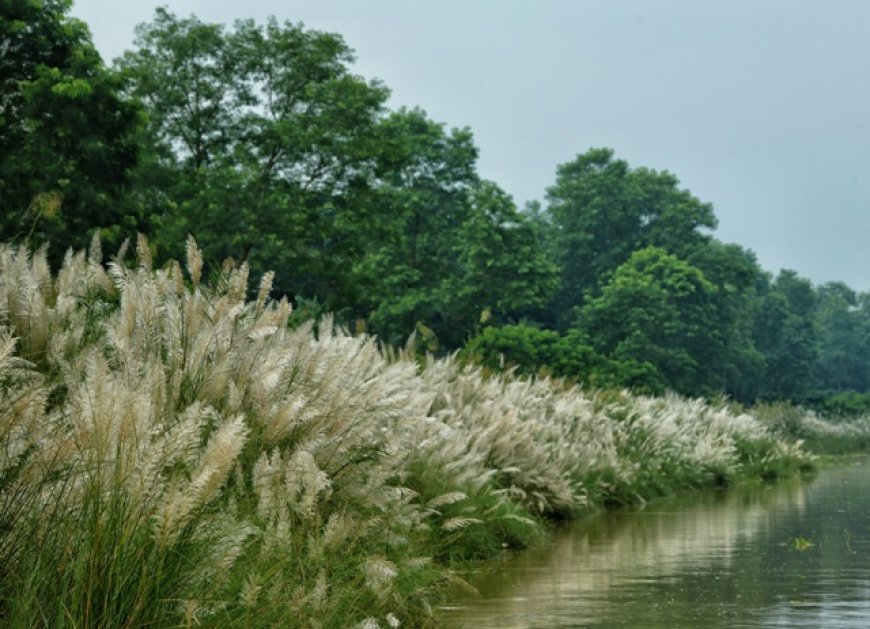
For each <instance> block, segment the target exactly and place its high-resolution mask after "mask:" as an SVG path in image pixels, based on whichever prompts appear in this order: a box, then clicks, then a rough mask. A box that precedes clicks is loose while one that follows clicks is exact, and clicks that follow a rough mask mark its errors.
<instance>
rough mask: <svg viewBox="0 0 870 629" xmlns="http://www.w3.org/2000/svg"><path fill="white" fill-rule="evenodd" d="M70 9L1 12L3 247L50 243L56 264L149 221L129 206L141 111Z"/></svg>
mask: <svg viewBox="0 0 870 629" xmlns="http://www.w3.org/2000/svg"><path fill="white" fill-rule="evenodd" d="M70 5H71V2H69V1H68V0H7V1H5V2H3V3H2V5H0V51H2V54H0V207H2V208H3V212H2V213H0V237H2V238H3V239H4V240H19V241H28V242H30V243H32V244H36V243H39V242H44V241H49V242H51V244H52V248H51V254H52V255H51V257H52V259H53V260H54V261H55V262H57V261H58V260H59V258H60V257H61V256H62V255H63V253H64V250H65V249H66V248H67V247H82V246H84V245H86V244H87V242H88V240H89V239H90V237H91V235H92V233H93V230H94V229H95V228H99V229H100V230H101V232H102V235H103V238H104V240H107V241H108V243H109V244H112V243H113V242H115V241H117V240H119V239H120V237H122V236H127V235H130V234H131V233H133V234H134V233H135V231H136V229H138V228H140V227H141V218H142V217H140V216H137V215H136V214H135V213H134V212H132V208H131V207H130V206H129V205H128V204H127V201H126V197H127V192H128V189H127V186H128V182H129V177H130V173H131V170H132V169H133V168H134V167H135V165H136V163H137V157H138V152H139V140H140V138H139V136H138V129H139V123H140V112H139V109H138V108H137V107H136V106H135V105H134V104H133V103H131V102H130V101H128V100H126V99H124V98H123V97H122V96H121V95H120V87H121V84H120V81H119V79H118V78H117V77H116V76H115V74H114V73H112V72H110V71H108V70H107V69H106V68H105V67H104V66H103V63H102V60H101V59H100V56H99V54H98V53H97V51H96V49H95V48H94V46H93V44H92V43H91V38H90V33H89V32H88V29H87V27H86V26H85V25H84V24H83V23H82V22H80V21H78V20H76V19H74V18H71V17H69V16H68V15H67V12H68V11H69V8H70Z"/></svg>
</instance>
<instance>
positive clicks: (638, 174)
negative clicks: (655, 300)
mask: <svg viewBox="0 0 870 629" xmlns="http://www.w3.org/2000/svg"><path fill="white" fill-rule="evenodd" d="M678 185H679V182H678V180H677V178H676V177H674V176H673V175H671V174H670V173H668V172H656V171H654V170H649V169H646V168H637V169H631V168H629V166H628V164H627V163H626V162H625V161H623V160H618V159H614V157H613V151H612V150H611V149H605V148H597V149H590V150H589V151H587V152H586V153H583V154H581V155H578V156H577V158H576V159H574V160H573V161H571V162H568V163H566V164H562V165H561V166H559V167H558V170H557V176H556V183H555V184H554V185H553V186H552V187H550V188H548V190H547V201H548V205H547V215H548V217H547V218H548V220H549V222H550V224H551V226H552V231H551V243H552V248H553V254H554V258H555V260H556V262H557V263H558V264H559V266H560V268H561V289H560V293H559V295H558V297H557V299H556V302H555V308H556V311H557V312H559V313H561V315H562V323H563V325H564V324H566V323H568V322H570V318H571V317H570V312H571V310H572V308H574V307H576V306H579V305H582V304H583V303H584V302H585V301H586V300H587V299H589V298H593V297H595V296H597V295H598V294H600V291H601V289H602V288H603V286H604V285H605V284H606V282H607V278H608V276H609V274H611V273H613V272H614V271H615V269H616V268H617V267H619V266H620V265H621V264H623V263H624V262H626V261H627V260H628V259H629V257H631V255H632V254H633V253H634V252H635V251H637V250H639V249H643V248H645V247H650V246H654V247H659V248H662V249H664V250H666V251H668V252H670V253H672V254H674V255H677V256H679V257H681V258H683V259H687V258H688V257H689V256H690V255H691V253H692V252H693V251H694V250H695V249H697V248H698V247H702V246H705V245H706V244H707V243H708V242H709V240H710V237H709V235H707V234H706V233H704V231H702V230H704V229H712V228H714V227H715V226H716V218H715V216H714V215H713V209H712V207H711V206H710V205H709V204H706V203H701V202H700V201H699V200H698V199H696V198H695V197H693V196H692V195H691V194H690V193H689V192H688V191H686V190H681V189H679V187H678ZM566 317H567V319H566Z"/></svg>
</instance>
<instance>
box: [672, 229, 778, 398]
mask: <svg viewBox="0 0 870 629" xmlns="http://www.w3.org/2000/svg"><path fill="white" fill-rule="evenodd" d="M687 261H688V262H690V263H691V264H692V265H693V266H695V267H697V268H698V269H699V270H700V271H701V272H702V273H703V274H704V277H705V278H706V279H707V280H708V281H709V282H711V283H712V284H713V285H714V286H715V287H716V291H715V293H714V294H713V295H712V300H713V303H714V307H713V308H712V309H711V312H710V318H709V320H708V321H707V327H708V329H709V330H710V335H709V341H708V342H709V343H710V345H709V347H708V348H707V351H708V357H709V358H708V360H709V362H710V365H711V369H710V372H709V383H708V384H709V386H711V387H715V388H716V389H717V390H719V391H721V392H724V393H726V394H727V395H729V396H730V397H732V398H734V399H736V400H739V401H741V402H747V403H750V402H752V401H754V400H755V397H756V395H757V394H758V387H759V381H760V379H761V378H762V376H763V374H764V357H763V356H762V354H761V353H760V352H759V351H758V350H757V349H756V348H755V343H754V339H753V313H754V308H755V305H756V302H757V294H758V293H757V291H758V286H759V284H760V283H762V282H763V281H764V274H763V271H762V270H761V267H759V266H758V262H757V261H756V259H755V256H754V255H753V254H752V252H750V251H747V250H746V249H743V248H742V247H740V246H739V245H735V244H723V243H721V242H719V241H717V240H715V239H711V240H710V242H709V243H707V245H706V246H703V247H699V248H697V249H696V250H695V251H693V252H692V253H691V254H690V256H689V259H688V260H687Z"/></svg>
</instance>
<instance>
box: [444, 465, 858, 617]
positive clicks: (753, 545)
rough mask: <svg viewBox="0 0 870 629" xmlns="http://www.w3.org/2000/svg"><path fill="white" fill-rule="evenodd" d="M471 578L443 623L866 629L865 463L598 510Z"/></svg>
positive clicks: (488, 566)
mask: <svg viewBox="0 0 870 629" xmlns="http://www.w3.org/2000/svg"><path fill="white" fill-rule="evenodd" d="M470 581H471V582H472V583H473V585H474V586H475V587H476V588H478V590H479V591H480V596H470V595H465V596H462V595H460V594H457V598H455V599H454V600H453V601H452V602H451V604H450V605H449V606H446V607H445V608H444V609H442V610H441V611H440V614H439V621H440V622H439V625H440V624H443V625H444V626H446V627H467V628H469V629H472V628H473V629H480V628H485V627H498V628H499V629H514V628H524V629H525V628H535V627H540V628H551V627H650V628H653V627H704V628H705V629H709V628H713V627H729V628H731V627H826V628H836V627H862V628H866V627H870V459H868V458H860V459H851V460H848V461H845V462H844V463H843V466H841V467H837V468H834V469H824V470H822V471H820V472H819V474H818V475H817V476H816V477H815V478H813V479H799V478H795V479H792V480H786V481H781V482H779V483H776V484H772V485H762V486H751V487H740V488H735V489H731V490H728V491H725V492H705V493H702V494H697V495H691V496H685V497H682V498H679V499H674V500H669V501H667V502H661V503H657V504H655V505H652V506H648V507H647V508H645V509H642V510H632V511H629V510H625V511H620V512H610V513H604V514H601V515H600V516H597V517H595V518H593V519H591V520H588V521H586V522H582V523H578V524H575V525H572V526H569V527H565V528H564V529H560V530H559V531H557V533H556V534H555V535H554V537H553V539H552V540H551V542H550V543H548V544H547V545H546V546H542V547H540V548H536V549H532V550H531V551H528V552H525V553H522V554H521V555H519V556H516V557H513V558H510V559H505V560H502V561H499V562H494V563H491V564H488V565H487V566H485V567H484V569H483V570H481V572H480V573H479V574H477V575H476V576H474V577H472V578H471V579H470Z"/></svg>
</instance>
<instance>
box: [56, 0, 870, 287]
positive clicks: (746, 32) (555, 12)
mask: <svg viewBox="0 0 870 629" xmlns="http://www.w3.org/2000/svg"><path fill="white" fill-rule="evenodd" d="M158 5H166V6H168V8H169V10H170V11H172V12H173V13H175V14H176V15H178V16H180V17H187V16H189V15H190V14H195V15H196V16H197V17H199V18H200V19H201V20H203V21H206V22H218V23H225V24H232V22H233V21H234V20H236V19H245V18H253V19H255V20H257V21H262V20H264V19H265V18H266V17H268V16H270V15H274V16H276V17H277V18H278V19H279V20H280V21H285V20H287V21H291V22H294V23H297V22H303V23H304V24H305V25H306V26H307V27H309V28H313V29H316V30H321V31H328V32H335V33H340V34H341V35H342V36H343V37H344V39H345V41H346V42H347V43H348V45H349V46H350V47H351V48H353V49H354V50H355V51H356V56H357V62H356V63H355V65H354V67H353V70H354V72H356V73H357V74H360V75H362V76H364V77H366V78H368V79H373V78H377V79H379V80H381V81H382V82H383V83H384V84H386V85H387V87H389V88H390V89H391V90H392V96H391V100H390V102H389V106H390V107H392V108H398V107H400V106H408V107H414V106H419V107H421V108H422V109H424V110H425V111H426V112H427V113H428V115H429V117H430V118H432V119H434V120H437V121H439V122H443V123H445V124H446V125H447V126H448V127H466V126H467V127H470V128H471V130H472V131H473V133H474V136H475V141H476V143H477V145H478V147H479V148H480V160H479V164H478V170H479V172H480V174H481V175H482V176H483V177H485V178H487V179H491V180H493V181H495V182H497V183H498V184H499V185H500V186H501V187H502V188H504V189H505V190H507V191H508V192H509V193H511V194H512V195H513V196H514V198H515V200H516V201H517V204H518V205H519V206H523V204H524V203H525V202H526V201H529V200H533V199H538V200H543V199H544V195H545V193H546V189H547V187H548V186H550V185H552V184H553V182H554V181H555V174H556V167H557V166H558V165H559V164H562V163H565V162H568V161H570V160H572V159H573V158H574V157H575V156H576V155H577V154H579V153H583V152H585V151H586V150H587V149H588V148H590V147H599V146H606V147H610V148H612V149H614V151H615V152H616V156H617V157H619V158H622V159H625V160H627V161H628V163H629V164H630V165H631V166H632V167H639V166H645V167H648V168H652V169H655V170H667V171H670V172H671V173H673V174H675V175H676V176H677V177H678V178H679V180H680V182H681V186H682V187H684V188H687V189H689V190H690V191H691V192H692V193H693V194H694V195H695V196H696V197H698V198H699V199H701V200H702V201H705V202H709V203H712V204H713V207H714V209H715V212H716V216H717V217H718V219H719V227H718V228H717V230H716V232H715V236H716V237H717V238H719V239H720V240H722V241H725V242H736V243H738V244H740V245H742V246H744V247H747V248H749V249H751V250H752V251H754V252H755V254H756V256H757V257H758V260H759V263H760V264H761V266H762V267H764V268H765V269H767V270H768V271H771V272H773V273H776V272H778V271H779V270H780V269H782V268H787V269H793V270H795V271H797V272H798V273H800V274H801V275H803V276H805V277H808V278H810V279H811V280H812V281H813V282H815V283H817V284H820V283H823V282H827V281H844V282H846V283H847V284H849V285H850V286H851V287H852V288H854V289H856V290H860V291H868V290H870V36H868V35H870V2H867V1H866V0H816V1H810V0H706V1H704V2H698V0H596V1H591V0H437V1H436V0H256V1H252V0H248V1H243V0H168V2H151V1H150V0H77V1H76V2H75V4H74V6H73V10H72V14H73V15H74V16H76V17H78V18H80V19H82V20H84V21H85V22H86V23H87V24H88V25H89V26H90V28H91V31H92V33H93V38H94V43H95V44H96V46H97V48H98V49H99V50H100V52H101V54H102V55H103V57H104V59H106V61H107V62H110V61H111V60H112V59H113V58H115V57H117V56H118V55H120V54H121V53H122V52H123V51H124V50H125V49H128V48H131V47H132V46H133V40H134V32H133V29H134V27H135V25H136V24H138V23H141V22H146V21H150V20H151V19H152V18H153V16H154V9H155V7H157V6H158Z"/></svg>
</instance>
